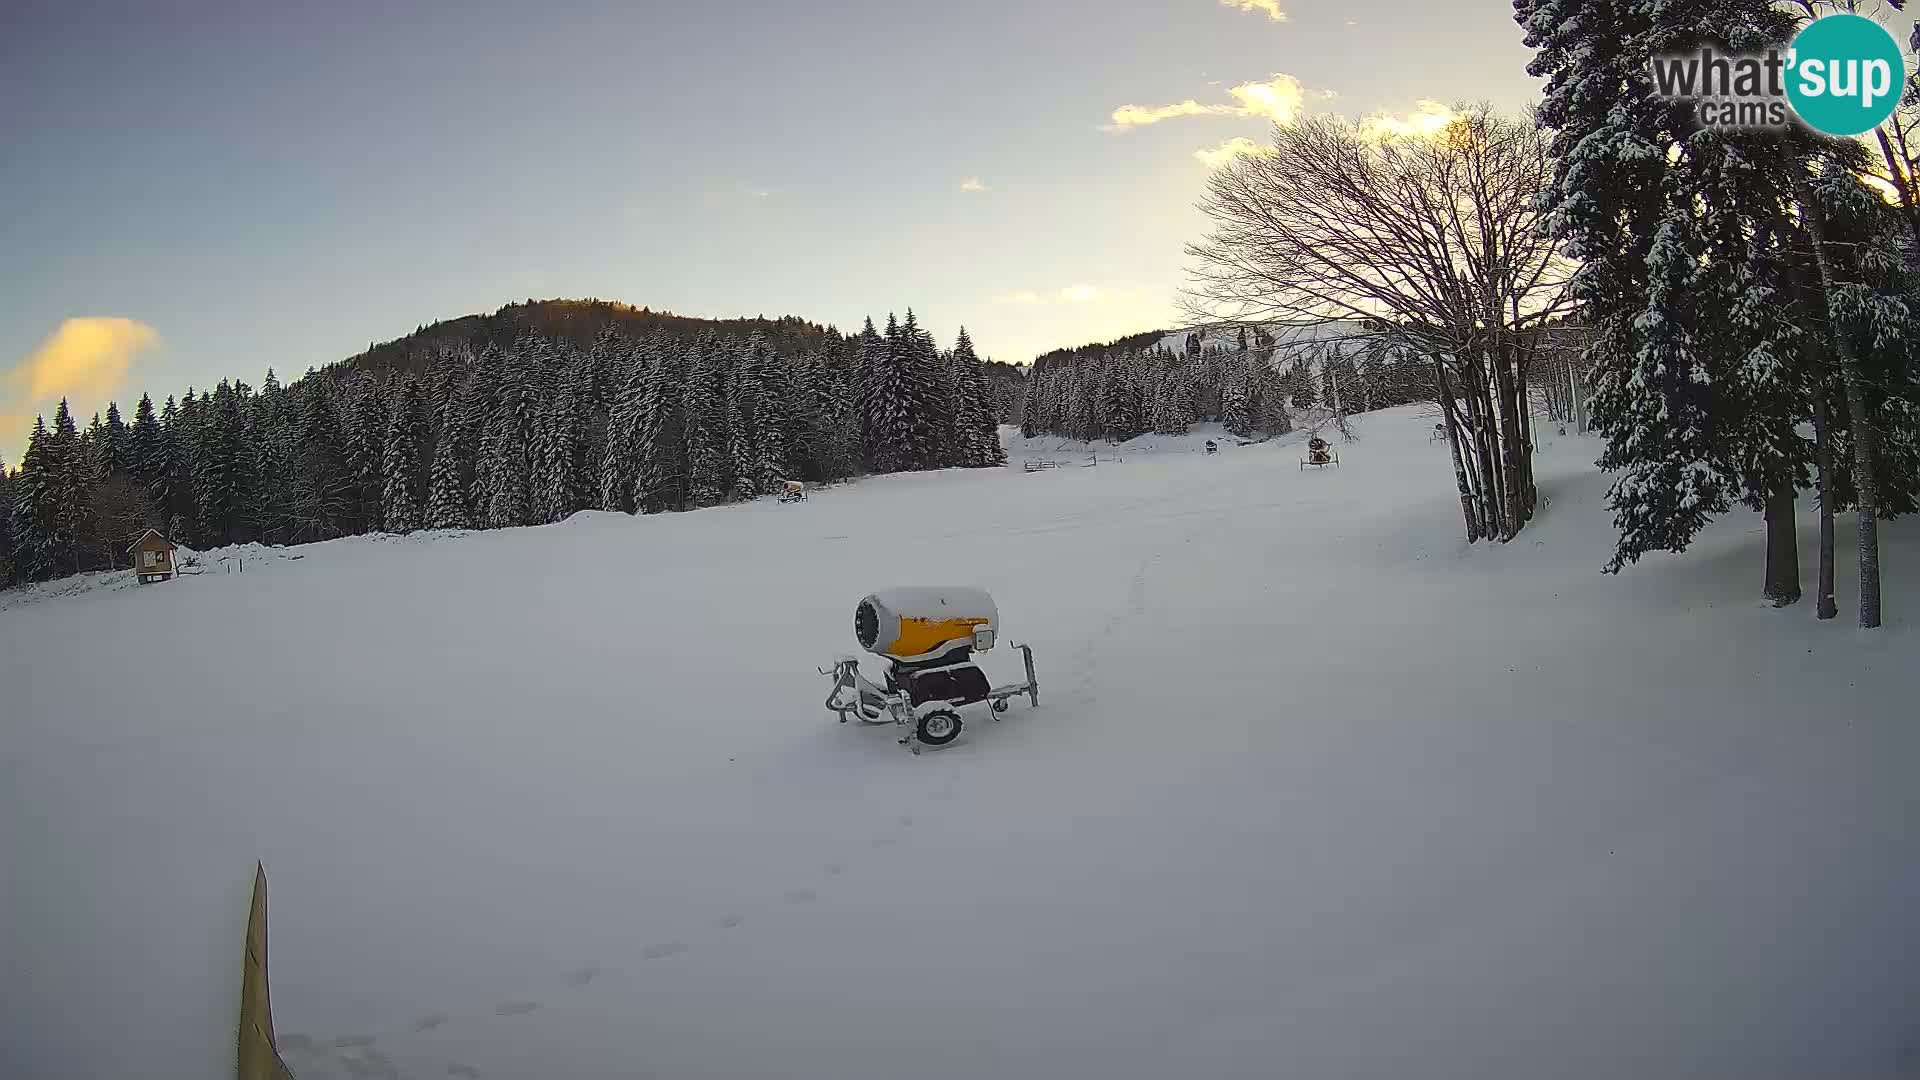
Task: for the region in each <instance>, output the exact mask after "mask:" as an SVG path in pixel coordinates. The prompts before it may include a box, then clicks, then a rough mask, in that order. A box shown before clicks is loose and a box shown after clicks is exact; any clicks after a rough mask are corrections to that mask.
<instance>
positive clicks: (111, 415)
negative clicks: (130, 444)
mask: <svg viewBox="0 0 1920 1080" xmlns="http://www.w3.org/2000/svg"><path fill="white" fill-rule="evenodd" d="M93 459H94V471H95V472H96V473H98V474H99V475H100V477H101V478H102V479H105V478H106V477H109V476H112V475H113V474H114V473H118V472H125V471H127V425H126V422H125V421H123V420H121V419H120V405H119V403H118V402H113V401H109V402H107V422H106V423H105V424H104V425H102V428H101V432H100V436H99V439H98V441H97V442H96V443H95V444H94V448H93Z"/></svg>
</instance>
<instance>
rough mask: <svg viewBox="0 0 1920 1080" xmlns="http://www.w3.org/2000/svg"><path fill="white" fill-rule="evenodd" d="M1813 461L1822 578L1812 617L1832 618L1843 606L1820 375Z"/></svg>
mask: <svg viewBox="0 0 1920 1080" xmlns="http://www.w3.org/2000/svg"><path fill="white" fill-rule="evenodd" d="M1813 463H1814V468H1815V470H1817V475H1816V476H1815V478H1814V479H1815V482H1816V483H1818V484H1819V492H1820V580H1819V582H1818V584H1817V585H1816V586H1815V588H1816V589H1817V591H1818V594H1819V595H1818V598H1817V599H1816V600H1815V601H1814V608H1813V616H1814V618H1816V619H1831V618H1833V617H1834V616H1835V615H1837V614H1839V612H1840V609H1839V608H1838V607H1837V606H1835V604H1834V602H1833V442H1832V441H1831V436H1830V435H1829V434H1828V431H1827V383H1826V379H1825V378H1824V377H1822V378H1820V379H1819V380H1818V381H1817V382H1816V384H1815V387H1814V393H1813Z"/></svg>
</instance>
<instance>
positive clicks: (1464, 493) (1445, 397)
mask: <svg viewBox="0 0 1920 1080" xmlns="http://www.w3.org/2000/svg"><path fill="white" fill-rule="evenodd" d="M1433 382H1434V387H1435V388H1436V389H1437V390H1438V391H1439V396H1440V413H1441V415H1442V417H1444V418H1445V420H1446V425H1447V449H1448V450H1450V451H1452V452H1453V480H1454V483H1455V484H1457V485H1458V486H1459V488H1460V517H1461V518H1462V519H1463V520H1464V521H1465V522H1466V526H1467V543H1469V544H1471V543H1473V542H1475V541H1476V540H1479V539H1480V538H1482V537H1483V536H1485V535H1486V530H1485V529H1484V527H1483V526H1482V524H1481V520H1480V512H1479V509H1478V508H1477V507H1476V506H1475V505H1474V495H1473V487H1472V485H1471V483H1470V482H1469V481H1468V479H1467V463H1466V459H1465V458H1464V457H1462V456H1461V453H1460V425H1459V424H1458V423H1456V422H1455V420H1454V416H1453V387H1452V386H1451V385H1450V384H1448V382H1447V373H1446V369H1445V368H1444V367H1442V366H1441V363H1440V358H1439V357H1438V356H1435V357H1434V358H1433Z"/></svg>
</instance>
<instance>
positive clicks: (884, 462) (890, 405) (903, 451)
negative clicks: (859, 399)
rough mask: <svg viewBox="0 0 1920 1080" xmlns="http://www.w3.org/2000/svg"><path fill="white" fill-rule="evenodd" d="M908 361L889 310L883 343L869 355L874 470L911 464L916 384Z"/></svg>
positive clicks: (868, 405)
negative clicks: (908, 366)
mask: <svg viewBox="0 0 1920 1080" xmlns="http://www.w3.org/2000/svg"><path fill="white" fill-rule="evenodd" d="M909 363H911V361H910V360H909V358H908V349H907V347H906V345H905V344H904V343H903V341H902V335H901V332H900V323H899V320H897V319H895V318H894V316H893V314H892V313H891V312H889V313H888V314H887V329H886V334H885V336H884V338H883V344H882V347H881V348H880V349H878V350H877V351H876V353H875V355H873V356H870V357H868V358H867V372H866V387H865V391H866V393H865V397H866V400H865V402H864V405H865V411H866V425H865V426H866V432H867V448H868V452H869V455H870V460H871V462H872V468H873V470H874V471H875V472H883V473H885V472H898V471H900V470H902V469H908V468H911V467H912V461H913V451H914V449H915V448H914V445H913V439H914V432H913V417H912V410H913V401H912V395H913V388H912V385H911V376H910V375H909V374H908V372H907V370H906V369H907V365H908V364H909Z"/></svg>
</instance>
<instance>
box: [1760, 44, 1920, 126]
mask: <svg viewBox="0 0 1920 1080" xmlns="http://www.w3.org/2000/svg"><path fill="white" fill-rule="evenodd" d="M1788 57H1789V59H1788V61H1787V64H1788V68H1787V100H1788V101H1789V102H1791V103H1792V105H1793V111H1794V112H1796V113H1799V114H1800V119H1801V120H1803V121H1805V122H1806V124H1807V126H1808V127H1811V128H1813V129H1814V130H1815V131H1822V132H1825V133H1826V134H1828V135H1859V134H1861V133H1862V132H1867V131H1872V130H1873V129H1874V128H1877V127H1879V126H1880V125H1881V124H1882V123H1885V122H1886V119H1887V117H1889V116H1892V115H1893V110H1894V108H1895V107H1896V106H1898V105H1899V104H1900V91H1901V89H1902V88H1903V87H1904V86H1905V84H1906V81H1907V63H1906V58H1905V57H1904V56H1903V55H1902V54H1901V52H1900V43H1899V42H1897V41H1895V40H1893V35H1892V34H1889V33H1887V28H1886V27H1884V26H1881V25H1880V24H1879V23H1877V22H1874V21H1873V20H1872V19H1869V18H1867V17H1866V16H1864V15H1827V16H1825V17H1822V18H1819V19H1815V20H1814V21H1812V22H1810V23H1808V24H1807V25H1806V26H1805V27H1804V28H1802V29H1801V31H1800V33H1799V35H1798V36H1796V37H1795V38H1794V39H1793V50H1792V51H1791V52H1790V53H1789V54H1788Z"/></svg>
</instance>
